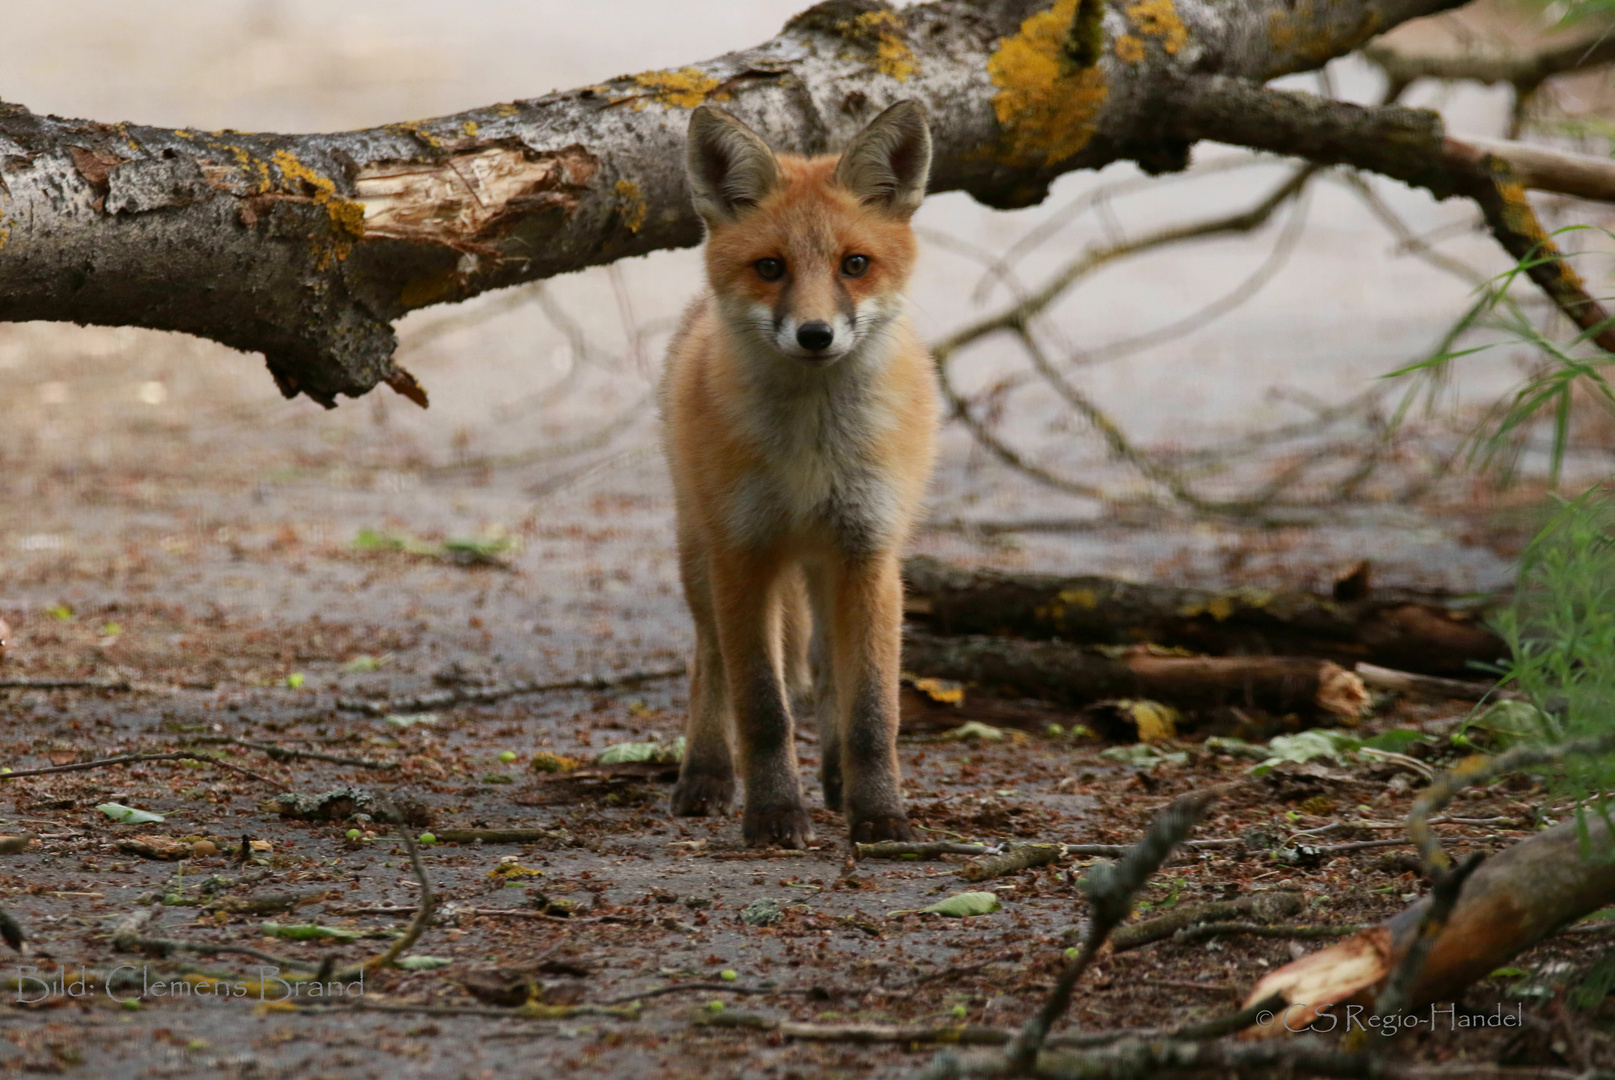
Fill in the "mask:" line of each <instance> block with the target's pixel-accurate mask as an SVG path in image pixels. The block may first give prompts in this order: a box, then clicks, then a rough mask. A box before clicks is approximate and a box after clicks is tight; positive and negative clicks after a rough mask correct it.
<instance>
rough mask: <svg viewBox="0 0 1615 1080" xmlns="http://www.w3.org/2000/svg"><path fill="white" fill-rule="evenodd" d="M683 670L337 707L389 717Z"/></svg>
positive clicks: (609, 686) (614, 684)
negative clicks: (391, 714)
mask: <svg viewBox="0 0 1615 1080" xmlns="http://www.w3.org/2000/svg"><path fill="white" fill-rule="evenodd" d="M684 673H685V668H683V667H682V666H680V667H676V668H662V669H660V670H654V671H633V672H627V673H625V674H622V675H596V676H591V677H589V678H583V679H565V680H562V681H560V682H535V681H532V680H523V681H520V682H508V683H500V684H498V685H496V686H481V687H472V688H469V689H465V688H456V689H454V690H444V691H443V692H442V693H437V694H422V695H421V696H419V697H412V698H396V699H393V700H391V701H365V700H362V699H359V698H338V699H337V702H336V707H337V708H339V709H342V710H344V711H346V712H362V713H368V714H370V715H371V716H386V715H388V714H390V713H415V712H426V711H428V710H430V709H444V708H449V707H450V706H454V705H485V704H487V703H489V702H493V701H503V700H504V699H505V698H512V697H518V696H520V695H523V694H549V693H555V692H558V691H562V690H615V689H618V688H620V687H626V686H638V685H639V684H640V683H646V682H655V681H657V680H659V679H676V678H678V677H679V676H681V675H683V674H684Z"/></svg>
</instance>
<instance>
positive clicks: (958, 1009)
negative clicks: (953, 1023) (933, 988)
mask: <svg viewBox="0 0 1615 1080" xmlns="http://www.w3.org/2000/svg"><path fill="white" fill-rule="evenodd" d="M968 1015H970V1010H969V1009H967V1008H965V1007H964V1006H963V1005H955V1006H954V1007H953V1018H954V1019H955V1020H963V1019H964V1018H965V1017H966V1016H968Z"/></svg>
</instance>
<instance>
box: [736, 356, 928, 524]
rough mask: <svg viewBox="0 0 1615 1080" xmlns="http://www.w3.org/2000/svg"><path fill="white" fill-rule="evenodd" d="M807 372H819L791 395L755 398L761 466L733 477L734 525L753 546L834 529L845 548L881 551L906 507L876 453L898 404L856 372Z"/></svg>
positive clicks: (751, 425)
mask: <svg viewBox="0 0 1615 1080" xmlns="http://www.w3.org/2000/svg"><path fill="white" fill-rule="evenodd" d="M811 374H812V375H814V376H819V378H816V379H815V380H814V381H812V382H810V383H808V385H806V386H805V387H804V386H800V385H799V386H797V387H793V388H792V389H793V390H795V392H794V393H777V394H773V395H767V397H766V400H759V401H756V402H754V403H753V404H754V405H755V406H757V407H756V408H754V409H753V410H751V411H750V419H749V421H748V423H747V428H748V434H749V436H750V437H751V440H752V441H753V443H754V445H756V446H757V448H758V450H759V451H760V453H759V458H758V465H757V467H756V468H754V469H753V470H751V471H750V472H748V473H746V474H745V475H744V476H743V477H742V478H741V479H740V482H739V484H738V485H737V490H736V491H735V492H734V496H733V500H732V504H731V512H730V517H731V526H732V528H733V530H734V532H735V533H736V535H737V538H743V539H745V540H746V541H749V542H751V543H757V544H768V543H770V542H772V541H775V540H778V539H781V538H784V537H789V536H796V537H800V538H803V539H808V538H810V537H811V536H815V535H824V534H828V538H829V539H831V540H832V541H833V542H834V543H836V544H837V545H838V546H840V547H842V548H843V549H845V550H846V551H847V553H848V554H856V553H859V552H861V551H866V550H868V551H873V550H876V549H878V548H880V547H882V546H884V545H885V544H886V543H887V542H888V541H889V538H890V537H891V535H892V534H893V532H894V531H895V530H896V528H897V526H898V524H899V520H900V513H901V507H900V505H899V502H898V498H897V493H896V491H895V490H894V488H893V485H892V483H891V482H890V479H889V478H888V476H887V474H886V471H885V470H883V469H882V468H881V462H880V461H879V460H878V453H877V447H878V443H879V441H880V439H881V436H883V435H884V434H885V433H887V432H888V431H889V430H890V427H891V425H892V424H893V423H895V416H894V411H893V409H892V408H891V407H890V406H889V404H888V403H887V402H885V401H883V400H882V399H881V397H880V395H879V394H878V393H874V392H872V388H871V387H870V386H869V385H867V382H868V381H867V380H866V379H863V378H860V377H859V373H858V372H855V371H846V372H837V371H831V372H823V373H820V372H813V373H811ZM825 376H828V377H825Z"/></svg>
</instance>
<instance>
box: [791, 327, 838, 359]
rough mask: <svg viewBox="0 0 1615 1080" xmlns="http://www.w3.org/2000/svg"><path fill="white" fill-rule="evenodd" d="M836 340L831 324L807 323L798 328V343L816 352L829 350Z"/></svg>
mask: <svg viewBox="0 0 1615 1080" xmlns="http://www.w3.org/2000/svg"><path fill="white" fill-rule="evenodd" d="M835 339H836V332H835V331H834V330H832V329H830V324H829V323H822V322H807V323H803V324H802V325H801V326H798V327H797V328H796V343H797V344H798V345H800V346H802V348H804V349H811V350H812V351H814V352H818V351H819V350H820V349H828V348H829V347H830V342H832V341H834V340H835Z"/></svg>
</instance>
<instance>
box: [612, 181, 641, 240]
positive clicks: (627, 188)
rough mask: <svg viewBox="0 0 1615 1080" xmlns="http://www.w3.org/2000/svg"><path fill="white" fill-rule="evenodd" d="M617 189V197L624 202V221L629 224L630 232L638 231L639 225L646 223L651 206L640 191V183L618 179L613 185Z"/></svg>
mask: <svg viewBox="0 0 1615 1080" xmlns="http://www.w3.org/2000/svg"><path fill="white" fill-rule="evenodd" d="M612 190H614V191H616V193H617V199H618V201H619V202H621V203H622V207H621V212H622V223H623V224H624V225H626V226H628V231H629V232H638V231H639V227H640V226H641V225H643V224H645V214H646V213H647V212H648V211H649V209H650V208H649V207H647V206H646V205H645V196H644V195H642V194H641V193H640V190H639V185H638V184H636V183H634V181H632V180H618V181H617V182H616V183H615V184H614V185H612Z"/></svg>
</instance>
